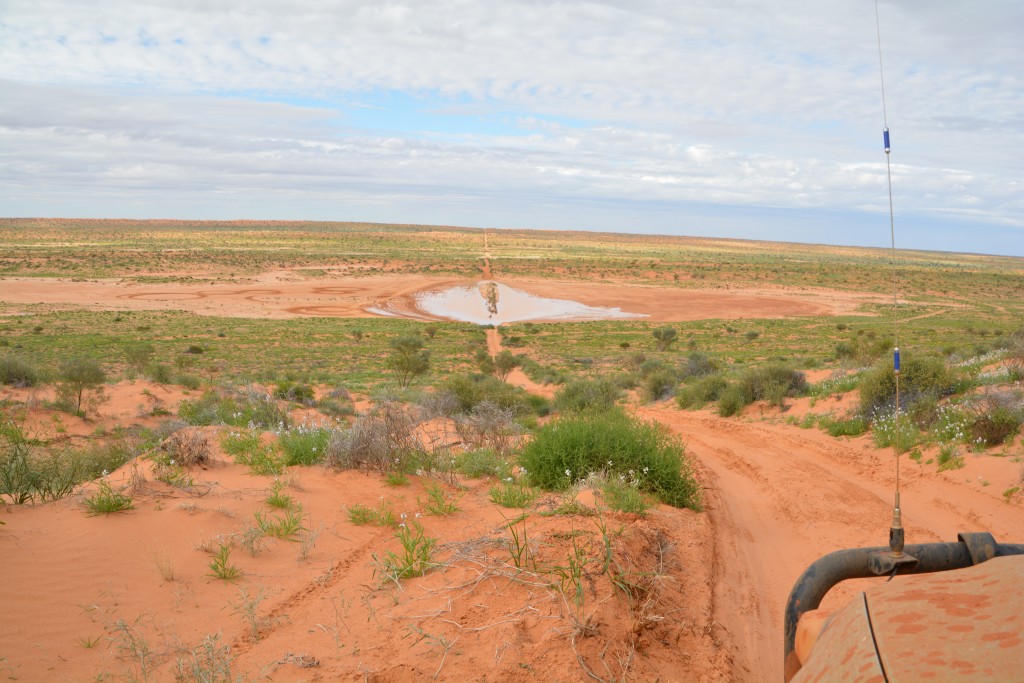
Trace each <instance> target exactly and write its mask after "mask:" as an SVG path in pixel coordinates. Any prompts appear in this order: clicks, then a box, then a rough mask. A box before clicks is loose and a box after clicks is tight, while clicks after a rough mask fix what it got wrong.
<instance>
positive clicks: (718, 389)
mask: <svg viewBox="0 0 1024 683" xmlns="http://www.w3.org/2000/svg"><path fill="white" fill-rule="evenodd" d="M728 386H729V383H728V382H726V381H725V378H724V377H722V376H721V375H708V376H706V377H702V378H700V379H699V380H697V381H696V382H694V383H693V384H687V385H684V386H682V387H680V388H679V389H677V390H676V404H677V405H678V406H679V407H680V408H682V409H684V410H686V409H692V410H696V409H697V408H702V407H704V404H705V403H710V402H711V401H717V400H718V399H719V397H720V396H721V395H722V392H723V391H724V390H725V388H726V387H728Z"/></svg>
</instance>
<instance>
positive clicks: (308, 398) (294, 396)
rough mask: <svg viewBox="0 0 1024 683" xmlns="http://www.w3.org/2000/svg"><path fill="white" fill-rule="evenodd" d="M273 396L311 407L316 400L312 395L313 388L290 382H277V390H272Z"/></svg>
mask: <svg viewBox="0 0 1024 683" xmlns="http://www.w3.org/2000/svg"><path fill="white" fill-rule="evenodd" d="M274 396H276V397H277V398H280V399H284V400H285V401H292V402H294V403H301V404H302V405H306V406H311V405H313V403H314V402H315V400H316V399H315V397H314V395H313V387H311V386H309V385H308V384H302V383H298V382H291V381H284V382H278V384H277V388H276V389H274Z"/></svg>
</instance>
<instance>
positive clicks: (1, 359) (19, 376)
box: [0, 353, 39, 387]
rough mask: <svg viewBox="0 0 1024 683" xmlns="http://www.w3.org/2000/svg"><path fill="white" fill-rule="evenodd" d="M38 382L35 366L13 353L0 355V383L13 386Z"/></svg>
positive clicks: (33, 384) (29, 385) (27, 385)
mask: <svg viewBox="0 0 1024 683" xmlns="http://www.w3.org/2000/svg"><path fill="white" fill-rule="evenodd" d="M38 383H39V371H38V370H36V368H35V366H34V365H32V364H31V363H29V362H28V361H26V360H25V359H23V358H20V357H18V356H15V355H14V354H9V353H7V354H4V355H2V356H0V384H6V385H8V386H13V387H32V386H35V385H36V384H38Z"/></svg>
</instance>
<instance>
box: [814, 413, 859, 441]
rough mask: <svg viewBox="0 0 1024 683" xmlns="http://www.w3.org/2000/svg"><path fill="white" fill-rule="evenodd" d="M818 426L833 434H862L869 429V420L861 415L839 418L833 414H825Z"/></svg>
mask: <svg viewBox="0 0 1024 683" xmlns="http://www.w3.org/2000/svg"><path fill="white" fill-rule="evenodd" d="M818 426H819V427H821V428H822V429H824V430H825V431H826V432H828V433H829V434H830V435H831V436H860V435H861V434H863V433H865V432H866V431H868V421H867V420H865V419H864V418H863V417H861V416H860V415H857V416H855V417H851V418H850V419H847V420H837V419H835V418H834V417H832V416H831V415H823V416H822V417H821V418H820V419H819V420H818Z"/></svg>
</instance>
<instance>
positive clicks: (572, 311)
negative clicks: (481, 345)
mask: <svg viewBox="0 0 1024 683" xmlns="http://www.w3.org/2000/svg"><path fill="white" fill-rule="evenodd" d="M416 307H417V308H418V309H419V310H421V311H423V312H424V313H426V314H428V315H431V316H435V317H438V318H447V319H449V320H459V321H462V322H469V323H476V324H477V325H501V324H504V323H512V322H521V321H524V320H609V319H614V318H646V317H647V316H646V314H643V313H629V312H626V311H623V310H622V309H621V308H609V307H605V306H587V305H586V304H581V303H580V302H578V301H571V300H569V299H549V298H546V297H542V296H536V295H534V294H530V293H529V292H524V291H523V290H521V289H515V288H513V287H509V286H508V285H503V284H501V283H497V282H488V281H483V282H478V283H476V284H475V285H471V286H469V287H452V288H450V289H445V290H442V291H437V292H422V293H420V294H417V295H416Z"/></svg>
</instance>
